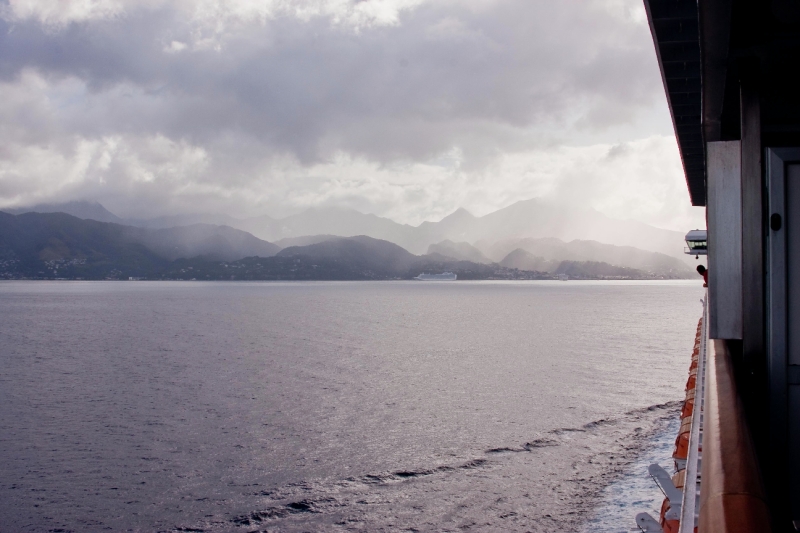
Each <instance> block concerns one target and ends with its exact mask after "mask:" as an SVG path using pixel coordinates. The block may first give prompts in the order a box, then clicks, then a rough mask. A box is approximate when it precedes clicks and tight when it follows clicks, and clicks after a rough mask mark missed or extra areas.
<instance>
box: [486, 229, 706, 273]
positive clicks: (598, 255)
mask: <svg viewBox="0 0 800 533" xmlns="http://www.w3.org/2000/svg"><path fill="white" fill-rule="evenodd" d="M479 246H481V250H482V251H483V253H484V254H486V256H488V257H489V258H490V259H492V260H494V261H496V262H498V263H500V264H501V265H503V266H508V267H510V268H520V269H525V270H545V271H547V272H555V269H556V268H557V266H558V264H559V263H560V262H561V261H593V262H602V263H608V264H611V265H618V266H623V267H627V268H634V269H638V270H644V271H648V272H654V273H659V274H669V273H671V272H674V273H677V274H681V275H690V274H691V273H692V269H691V267H689V266H688V265H687V264H686V263H685V262H684V261H681V260H679V259H677V258H675V257H670V256H668V255H665V254H661V253H658V252H649V251H646V250H640V249H638V248H634V247H631V246H615V245H611V244H604V243H600V242H596V241H583V240H574V241H570V242H564V241H562V240H560V239H553V238H543V239H508V240H505V241H500V242H497V243H493V244H491V245H489V244H487V243H485V242H481V243H479Z"/></svg>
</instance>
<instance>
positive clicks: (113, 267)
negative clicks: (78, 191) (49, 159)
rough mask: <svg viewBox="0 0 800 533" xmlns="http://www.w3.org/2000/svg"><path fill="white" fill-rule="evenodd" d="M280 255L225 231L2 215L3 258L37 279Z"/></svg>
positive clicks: (249, 238) (63, 216)
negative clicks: (188, 261) (55, 272)
mask: <svg viewBox="0 0 800 533" xmlns="http://www.w3.org/2000/svg"><path fill="white" fill-rule="evenodd" d="M278 250H279V248H278V247H277V246H275V245H274V244H272V243H269V242H265V241H262V240H260V239H257V238H255V237H253V236H252V235H250V234H248V233H245V232H243V231H240V230H236V229H233V228H227V227H224V226H209V225H203V224H197V225H194V226H187V227H182V228H170V229H164V230H151V229H144V228H134V227H130V226H123V225H120V224H112V223H107V222H98V221H95V220H83V219H80V218H77V217H74V216H72V215H67V214H65V213H24V214H21V215H11V214H7V213H2V212H0V259H2V260H4V261H6V262H7V263H8V264H12V263H13V264H14V265H16V267H18V268H22V269H23V270H24V271H25V272H27V273H28V274H30V275H34V276H35V275H36V274H37V273H39V272H49V273H52V271H53V270H59V271H60V272H61V274H62V277H86V278H93V279H96V278H98V277H101V278H102V277H105V276H106V275H108V274H109V273H111V272H120V273H126V274H127V275H128V276H142V275H146V274H147V273H151V272H153V271H157V270H158V269H161V268H164V267H166V266H167V264H168V263H169V262H171V261H174V260H176V259H178V258H200V259H204V260H210V261H221V260H229V261H233V260H238V259H242V258H244V257H249V256H256V255H261V256H272V255H275V253H277V251H278ZM48 275H49V274H48Z"/></svg>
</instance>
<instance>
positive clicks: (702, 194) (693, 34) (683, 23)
mask: <svg viewBox="0 0 800 533" xmlns="http://www.w3.org/2000/svg"><path fill="white" fill-rule="evenodd" d="M644 4H645V9H646V10H647V19H648V21H649V22H650V32H651V33H652V34H653V42H654V43H655V47H656V55H657V56H658V65H659V67H660V68H661V79H662V80H663V82H664V90H665V91H666V93H667V102H668V103H669V109H670V114H671V115H672V125H673V127H674V128H675V136H676V137H677V140H678V147H679V149H680V153H681V160H682V162H683V171H684V174H685V175H686V185H687V186H688V188H689V196H690V198H691V201H692V205H705V203H706V185H705V181H706V177H705V150H704V146H705V145H704V143H703V131H702V121H701V111H702V109H701V105H702V92H701V91H702V88H701V80H700V73H701V64H700V32H699V20H698V9H697V0H645V1H644Z"/></svg>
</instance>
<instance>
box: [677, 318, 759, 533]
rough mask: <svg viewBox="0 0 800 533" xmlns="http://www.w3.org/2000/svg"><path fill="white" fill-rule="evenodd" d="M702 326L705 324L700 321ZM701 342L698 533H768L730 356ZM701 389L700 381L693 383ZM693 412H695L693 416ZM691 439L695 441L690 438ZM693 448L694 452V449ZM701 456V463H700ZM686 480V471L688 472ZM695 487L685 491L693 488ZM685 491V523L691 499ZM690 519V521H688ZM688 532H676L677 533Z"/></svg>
mask: <svg viewBox="0 0 800 533" xmlns="http://www.w3.org/2000/svg"><path fill="white" fill-rule="evenodd" d="M704 322H705V321H704ZM704 333H705V338H706V347H707V350H706V354H705V355H706V372H705V377H704V379H703V380H702V383H703V385H702V386H703V387H704V402H703V409H702V410H700V412H702V414H701V415H699V416H700V417H702V432H701V434H700V438H701V439H702V442H699V441H698V444H700V445H701V446H702V452H699V451H698V461H699V462H700V463H701V466H700V474H701V475H700V479H699V481H700V482H701V486H700V498H699V519H698V531H699V533H756V532H758V533H763V532H768V531H770V527H769V522H770V520H769V509H768V507H767V503H766V496H765V492H764V488H763V485H762V482H761V476H760V472H759V469H758V462H757V459H756V453H755V448H754V446H753V441H752V438H751V435H750V431H749V428H748V426H747V422H746V420H745V416H744V409H743V407H742V403H741V401H740V399H739V396H738V394H737V392H736V382H735V379H734V372H733V365H732V360H731V354H730V352H729V351H728V349H727V346H726V343H725V341H722V340H708V339H707V337H708V332H707V330H706V331H705V332H704ZM698 383H700V380H698ZM694 412H695V413H697V412H698V410H697V409H695V410H694ZM692 436H694V435H692ZM693 448H694V447H693ZM700 454H702V460H700ZM687 474H688V471H687ZM697 481H698V480H695V482H694V483H690V482H689V479H688V477H687V480H686V488H690V487H697ZM688 492H689V491H686V493H685V495H684V498H685V502H686V503H685V504H684V507H683V511H684V512H685V513H686V514H687V517H686V518H687V520H686V521H685V522H684V520H681V526H683V524H684V523H686V524H687V526H688V525H689V524H692V525H694V519H693V518H694V517H693V516H692V515H691V514H689V513H690V512H691V511H690V509H689V508H688V506H689V505H691V500H692V497H691V495H689V494H688ZM690 517H691V518H690ZM684 531H687V532H688V531H692V529H689V528H687V529H684V528H683V527H681V529H680V532H681V533H684Z"/></svg>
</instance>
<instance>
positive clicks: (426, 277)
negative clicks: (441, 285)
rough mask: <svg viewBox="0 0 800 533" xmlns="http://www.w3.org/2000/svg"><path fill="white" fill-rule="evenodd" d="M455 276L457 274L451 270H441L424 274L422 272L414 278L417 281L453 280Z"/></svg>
mask: <svg viewBox="0 0 800 533" xmlns="http://www.w3.org/2000/svg"><path fill="white" fill-rule="evenodd" d="M457 278H458V276H456V275H455V274H453V273H452V272H442V273H441V274H426V273H424V272H423V273H422V274H420V275H419V276H417V277H416V278H414V279H416V280H419V281H455V280H456V279H457Z"/></svg>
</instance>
